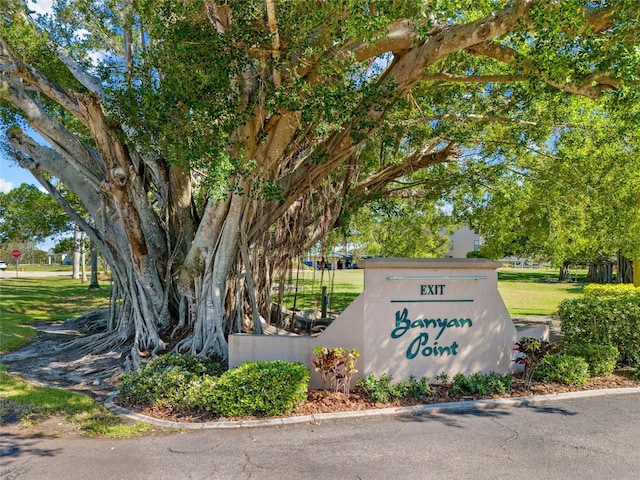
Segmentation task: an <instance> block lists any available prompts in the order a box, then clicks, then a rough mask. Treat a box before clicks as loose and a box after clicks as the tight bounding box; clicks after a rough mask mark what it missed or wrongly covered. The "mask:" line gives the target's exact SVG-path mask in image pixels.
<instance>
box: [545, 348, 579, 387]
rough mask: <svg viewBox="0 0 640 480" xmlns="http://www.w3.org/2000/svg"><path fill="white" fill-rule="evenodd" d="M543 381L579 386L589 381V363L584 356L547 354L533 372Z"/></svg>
mask: <svg viewBox="0 0 640 480" xmlns="http://www.w3.org/2000/svg"><path fill="white" fill-rule="evenodd" d="M534 378H535V379H536V380H538V381H540V382H544V383H551V382H555V383H562V384H564V385H573V386H576V387H580V386H582V385H586V384H587V382H588V381H589V365H588V364H587V362H586V361H585V359H584V358H581V357H574V356H571V355H562V354H556V355H547V356H546V357H545V359H544V360H543V362H542V364H541V365H540V367H538V368H537V369H536V371H535V373H534Z"/></svg>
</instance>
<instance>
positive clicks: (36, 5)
mask: <svg viewBox="0 0 640 480" xmlns="http://www.w3.org/2000/svg"><path fill="white" fill-rule="evenodd" d="M52 5H53V0H29V2H28V4H27V7H28V8H29V10H33V11H34V12H36V13H40V14H45V13H51V10H52Z"/></svg>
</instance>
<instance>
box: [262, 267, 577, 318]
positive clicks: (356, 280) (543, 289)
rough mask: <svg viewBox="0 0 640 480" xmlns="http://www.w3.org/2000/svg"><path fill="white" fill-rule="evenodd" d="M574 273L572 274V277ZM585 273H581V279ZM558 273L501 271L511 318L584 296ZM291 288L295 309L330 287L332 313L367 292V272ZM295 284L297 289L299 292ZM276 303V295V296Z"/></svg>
mask: <svg viewBox="0 0 640 480" xmlns="http://www.w3.org/2000/svg"><path fill="white" fill-rule="evenodd" d="M574 273H575V272H572V277H573V276H575V275H574ZM585 274H586V271H584V272H582V271H580V272H578V278H581V277H584V275H585ZM557 277H558V271H557V270H553V269H514V268H501V269H499V270H498V290H499V291H500V294H501V295H502V298H503V300H504V302H505V304H506V306H507V310H508V311H509V314H510V315H512V316H536V315H553V314H554V313H556V312H557V310H558V304H559V303H560V302H561V301H562V300H564V299H566V298H573V297H575V296H577V295H580V294H581V293H582V289H583V287H584V284H582V283H575V282H572V283H566V282H562V283H560V282H557V281H556V279H557ZM285 283H286V285H287V286H288V287H289V288H288V289H287V291H286V293H285V295H284V297H283V304H284V305H285V306H286V307H287V308H292V307H293V304H294V297H296V296H297V298H296V308H297V309H307V308H312V309H320V306H321V292H322V286H323V285H324V286H326V287H327V293H328V295H329V297H330V304H329V307H328V308H329V310H330V311H335V312H340V311H342V310H344V309H345V308H346V307H347V306H348V305H349V304H350V303H351V302H352V301H353V299H355V298H356V297H357V296H358V295H359V294H360V293H362V291H363V289H364V270H336V271H325V272H324V274H323V275H321V272H320V271H317V270H316V271H313V270H301V271H300V275H299V277H298V278H297V279H296V272H294V273H293V274H292V275H291V277H290V278H288V279H287V281H286V282H285ZM296 284H297V286H298V288H297V293H296ZM274 300H275V301H277V294H276V295H274Z"/></svg>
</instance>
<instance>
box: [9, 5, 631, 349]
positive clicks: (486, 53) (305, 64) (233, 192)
mask: <svg viewBox="0 0 640 480" xmlns="http://www.w3.org/2000/svg"><path fill="white" fill-rule="evenodd" d="M0 8H1V9H2V14H3V15H2V22H1V23H0V70H1V75H0V109H1V114H2V122H3V126H4V127H5V131H6V134H7V144H6V149H7V151H8V152H9V154H10V155H12V156H13V158H15V159H16V161H17V162H19V163H20V165H22V166H23V167H25V168H28V169H29V170H30V171H31V172H32V173H33V174H34V176H35V177H36V178H37V179H38V180H39V181H40V182H41V183H42V184H43V185H44V186H45V187H46V188H47V189H48V190H49V191H50V192H51V193H52V195H53V196H54V198H55V199H56V200H57V201H58V202H59V203H60V204H61V205H62V206H63V208H64V209H65V210H66V211H67V212H68V213H69V214H70V215H71V217H72V219H73V220H74V221H75V222H76V223H77V224H78V225H81V227H82V228H83V230H85V231H86V232H87V233H88V234H89V235H90V236H91V237H92V239H93V240H94V241H95V242H96V245H98V247H99V248H100V250H101V251H102V254H103V256H104V257H105V259H106V260H107V262H109V264H110V265H111V267H112V272H113V276H114V286H115V287H114V289H115V292H116V296H117V297H119V298H120V302H117V303H115V304H114V308H113V309H112V311H111V313H110V317H109V321H108V322H107V328H106V331H105V332H104V334H103V335H102V336H101V337H100V338H97V339H96V338H93V339H91V344H90V346H91V348H93V349H100V348H120V347H121V346H123V345H127V348H129V346H131V354H132V355H131V358H132V359H133V360H134V361H135V360H137V359H138V358H140V356H145V355H153V354H155V353H157V352H160V351H162V350H165V349H168V348H172V349H175V350H178V351H190V352H193V353H198V354H200V355H220V356H222V357H226V355H227V343H226V336H227V335H228V334H229V333H231V332H236V331H241V330H244V331H247V330H252V329H253V330H254V331H260V325H261V322H260V317H261V316H262V317H264V318H265V319H267V320H268V318H269V315H270V312H271V294H270V291H271V283H272V282H273V277H274V275H275V274H276V273H277V272H278V270H279V269H281V268H283V266H284V265H286V264H287V262H288V261H289V259H290V258H291V256H293V255H296V254H297V253H300V252H302V251H304V250H305V249H306V248H308V247H309V246H310V245H313V244H314V243H315V242H317V241H318V240H319V239H321V238H323V237H324V236H326V235H327V232H329V231H330V230H331V229H332V228H334V227H336V226H339V225H344V224H345V223H346V221H347V220H346V218H345V215H347V214H350V213H353V212H354V211H356V210H358V209H359V208H360V207H362V206H363V205H366V204H367V203H368V202H370V201H372V200H376V199H381V198H388V199H402V198H404V199H412V198H418V199H437V198H440V197H441V196H442V195H443V192H449V191H452V189H453V188H454V187H456V186H459V185H461V184H462V183H464V184H466V185H469V186H471V187H473V186H474V185H477V186H478V190H477V191H478V192H479V191H480V188H479V187H480V186H481V185H488V184H490V183H491V182H494V181H497V180H496V179H499V178H503V179H504V178H506V177H505V176H504V173H505V172H506V171H508V170H510V169H513V168H514V165H517V163H518V161H519V160H518V159H520V158H522V157H526V158H532V159H537V160H538V161H541V159H542V158H543V155H539V154H538V153H540V152H542V151H544V150H545V147H546V146H547V145H548V142H550V141H551V140H550V139H552V138H553V136H554V135H557V134H558V133H559V132H561V131H564V130H567V129H569V130H571V128H572V127H571V118H572V116H575V115H576V112H579V111H580V109H582V111H583V112H585V113H586V114H595V115H598V114H600V115H605V114H606V113H607V112H610V111H616V110H619V109H626V110H627V111H632V110H633V109H634V108H635V106H637V104H638V78H637V75H638V71H640V68H639V67H640V50H639V49H638V41H637V38H638V35H637V25H638V22H637V16H638V9H637V5H636V2H635V0H612V1H595V2H594V1H585V0H566V1H562V2H549V1H540V0H514V1H502V0H481V1H475V0H474V1H463V2H451V1H449V0H433V1H425V0H408V1H407V0H402V1H400V0H398V1H396V0H379V1H378V0H309V1H302V0H289V1H284V0H283V1H276V0H226V1H216V0H181V1H174V0H160V1H158V0H153V1H151V0H124V1H121V2H115V1H112V0H59V1H57V2H55V4H54V12H53V13H52V15H50V16H45V17H34V16H33V15H32V14H30V13H29V12H28V11H27V9H26V8H25V5H24V4H22V3H20V2H15V1H13V0H0ZM580 99H589V102H588V103H585V102H583V101H581V100H580ZM33 132H37V133H38V134H39V137H35V136H34V135H33ZM39 138H42V139H43V141H42V140H39ZM536 152H538V153H536ZM532 161H533V162H535V161H536V160H532ZM543 163H544V162H542V164H543ZM541 168H542V169H543V170H546V169H548V167H547V166H545V165H543V166H542V167H541ZM52 177H53V178H55V179H56V183H54V182H52V181H50V179H51V178H52ZM59 185H64V186H65V188H66V189H68V191H69V192H71V193H73V194H74V195H75V196H76V197H77V199H78V200H79V202H80V203H81V204H82V205H83V207H84V208H85V209H86V211H87V212H88V214H89V215H90V217H91V218H92V223H91V222H88V221H87V217H86V216H85V215H83V214H80V213H79V212H78V211H77V209H76V208H74V205H73V203H72V202H71V201H70V200H69V198H68V197H67V196H66V195H65V193H64V192H62V191H61V190H60V188H58V186H59ZM471 190H472V191H473V189H471ZM116 307H117V308H116ZM132 339H133V343H132V344H131V343H130V342H131V341H132ZM87 342H89V340H87Z"/></svg>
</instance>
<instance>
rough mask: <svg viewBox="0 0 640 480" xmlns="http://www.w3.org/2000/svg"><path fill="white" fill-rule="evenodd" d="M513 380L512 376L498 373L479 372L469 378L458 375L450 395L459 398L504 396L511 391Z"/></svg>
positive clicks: (450, 389) (453, 382) (453, 381)
mask: <svg viewBox="0 0 640 480" xmlns="http://www.w3.org/2000/svg"><path fill="white" fill-rule="evenodd" d="M512 386H513V379H512V378H511V375H502V374H500V373H498V372H489V373H482V372H477V373H473V374H471V375H469V376H465V375H464V374H462V373H457V374H455V375H454V376H453V380H452V381H451V386H450V387H449V395H451V396H453V397H457V396H474V397H475V396H484V395H493V394H502V393H505V392H509V391H511V388H512Z"/></svg>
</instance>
